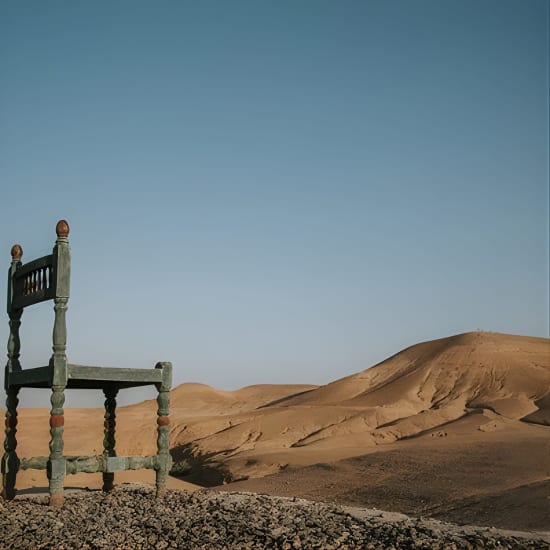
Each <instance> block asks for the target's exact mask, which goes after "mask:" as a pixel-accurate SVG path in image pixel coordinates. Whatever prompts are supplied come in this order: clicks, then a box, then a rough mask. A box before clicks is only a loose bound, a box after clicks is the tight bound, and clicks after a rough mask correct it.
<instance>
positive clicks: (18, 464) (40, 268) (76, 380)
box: [1, 220, 172, 506]
mask: <svg viewBox="0 0 550 550" xmlns="http://www.w3.org/2000/svg"><path fill="white" fill-rule="evenodd" d="M56 233H57V240H56V242H55V246H54V248H53V253H52V254H50V255H48V256H44V257H42V258H38V259H36V260H33V261H31V262H28V263H26V264H23V263H21V258H22V256H23V250H22V248H21V246H19V245H17V244H16V245H14V246H13V247H12V249H11V256H12V261H11V267H10V269H9V275H8V315H9V324H10V334H9V340H8V363H7V365H6V371H5V389H6V393H7V399H6V434H5V441H4V450H5V452H4V455H3V457H2V463H1V471H2V482H3V492H2V494H3V496H4V498H5V499H12V498H14V496H15V481H16V476H17V472H18V470H19V469H20V468H21V469H27V468H35V469H46V470H47V474H48V480H49V491H50V505H52V506H58V505H61V504H62V503H63V485H64V480H65V475H66V474H74V473H77V472H103V490H104V491H109V490H110V489H112V487H113V480H114V472H115V471H121V470H137V469H154V470H156V487H157V495H161V494H162V493H163V492H164V491H165V488H166V479H167V476H168V472H169V470H170V467H171V464H172V460H171V457H170V453H169V436H170V434H169V418H168V414H169V391H170V386H171V384H172V364H171V363H165V362H161V363H157V364H156V366H155V368H153V369H127V368H105V367H88V366H83V365H73V364H71V363H68V361H67V356H66V353H65V351H66V341H67V328H66V322H65V313H66V311H67V303H68V300H69V286H70V273H71V256H70V248H69V241H68V236H69V224H68V223H67V222H66V221H65V220H61V221H59V222H58V223H57V226H56ZM44 300H53V302H54V311H55V320H54V327H53V348H52V349H53V354H52V356H51V358H50V360H49V363H48V365H46V366H44V367H37V368H31V369H22V368H21V364H20V362H19V355H20V354H19V352H20V340H19V327H20V325H21V316H22V314H23V310H24V309H25V308H26V307H28V306H31V305H33V304H37V303H39V302H43V301H44ZM149 384H152V385H154V386H156V388H157V390H158V398H157V403H158V412H157V454H156V455H153V456H129V457H117V456H116V453H115V409H116V395H117V393H118V390H119V389H121V388H132V387H136V386H145V385H149ZM21 388H49V389H51V392H52V393H51V404H52V406H51V412H50V455H49V456H48V457H33V458H26V459H25V458H22V459H19V458H18V457H17V453H16V447H17V440H16V432H17V405H18V403H19V400H18V398H17V395H18V393H19V390H20V389H21ZM65 388H70V389H73V388H74V389H100V390H103V393H104V394H105V423H104V439H103V448H104V451H103V454H102V455H97V456H64V455H63V425H64V416H63V404H64V402H65V394H64V391H65Z"/></svg>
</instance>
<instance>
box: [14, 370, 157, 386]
mask: <svg viewBox="0 0 550 550" xmlns="http://www.w3.org/2000/svg"><path fill="white" fill-rule="evenodd" d="M51 380H52V369H51V367H49V366H46V367H37V368H34V369H25V370H20V371H14V372H11V373H10V375H9V385H10V386H16V387H20V388H48V387H50V386H51ZM161 382H162V371H161V370H160V369H124V368H113V367H92V366H87V365H74V364H70V363H69V364H68V365H67V386H66V387H67V389H92V390H93V389H102V388H105V387H107V386H112V387H116V388H119V389H122V388H134V387H137V386H148V385H151V384H160V383H161Z"/></svg>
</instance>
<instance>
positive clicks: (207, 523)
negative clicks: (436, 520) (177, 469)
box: [0, 486, 550, 550]
mask: <svg viewBox="0 0 550 550" xmlns="http://www.w3.org/2000/svg"><path fill="white" fill-rule="evenodd" d="M403 518H405V517H404V516H403V517H402V518H401V519H399V520H394V521H392V520H390V519H388V518H387V517H382V516H381V515H379V516H378V517H376V515H371V516H370V517H359V516H357V515H353V514H351V513H349V512H348V511H346V510H344V509H343V508H341V507H339V506H336V505H332V504H323V503H318V502H310V501H307V500H303V499H297V498H281V497H270V496H266V495H257V494H251V493H216V492H213V491H207V490H205V491H197V492H194V493H183V492H179V491H167V493H166V495H165V496H164V497H162V498H160V499H156V498H155V497H154V495H153V494H152V489H151V488H149V487H145V486H119V487H116V488H115V489H114V490H113V491H112V492H110V493H102V492H100V491H90V492H81V493H74V494H68V495H66V497H65V503H64V505H63V507H61V508H50V507H49V506H48V505H47V499H46V497H36V496H34V497H31V496H26V497H24V498H22V497H19V498H17V499H15V500H13V501H10V502H3V501H0V548H6V549H7V548H16V549H18V550H23V549H25V548H31V549H33V550H34V549H40V548H51V549H53V548H55V549H60V550H61V549H69V548H70V549H79V550H84V549H100V548H109V549H112V548H120V549H122V548H124V549H132V550H133V549H139V548H154V549H166V548H182V549H184V548H204V549H218V548H219V549H222V548H243V549H246V548H250V549H252V548H261V549H265V548H273V549H287V550H291V549H300V548H319V549H321V548H322V549H323V550H330V549H333V548H366V549H375V548H384V549H392V548H395V549H397V548H426V549H438V548H440V549H447V548H449V549H459V548H469V549H472V548H499V549H504V548H532V549H535V548H536V549H541V548H550V545H549V544H548V543H547V542H545V541H543V540H542V539H538V540H537V539H535V538H533V539H528V538H522V537H519V536H511V535H505V534H502V533H498V532H495V531H494V530H490V529H486V530H481V529H480V530H477V531H471V532H460V531H459V529H458V528H457V527H456V526H455V528H454V530H453V529H450V528H449V529H446V528H445V527H444V525H445V524H440V526H441V527H440V528H434V527H433V525H431V524H429V522H426V521H424V520H422V519H412V518H406V519H403Z"/></svg>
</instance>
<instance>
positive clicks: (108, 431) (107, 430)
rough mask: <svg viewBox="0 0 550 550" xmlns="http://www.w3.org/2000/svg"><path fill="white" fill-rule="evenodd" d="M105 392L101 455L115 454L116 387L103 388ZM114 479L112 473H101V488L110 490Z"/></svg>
mask: <svg viewBox="0 0 550 550" xmlns="http://www.w3.org/2000/svg"><path fill="white" fill-rule="evenodd" d="M103 393H104V394H105V417H104V418H105V422H104V423H103V429H104V431H103V455H104V456H106V457H107V456H116V452H115V428H116V396H117V393H118V389H117V388H103ZM114 480H115V474H114V473H112V472H111V473H107V472H104V473H103V490H104V491H110V490H111V489H112V488H113V484H114Z"/></svg>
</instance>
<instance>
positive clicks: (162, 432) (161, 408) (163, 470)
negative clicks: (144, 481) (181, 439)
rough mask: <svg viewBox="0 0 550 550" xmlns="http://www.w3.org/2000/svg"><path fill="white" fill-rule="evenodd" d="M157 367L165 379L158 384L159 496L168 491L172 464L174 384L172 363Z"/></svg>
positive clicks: (161, 364) (157, 470) (157, 476)
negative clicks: (171, 408) (171, 425)
mask: <svg viewBox="0 0 550 550" xmlns="http://www.w3.org/2000/svg"><path fill="white" fill-rule="evenodd" d="M155 368H157V369H158V368H160V369H162V371H163V372H162V378H163V381H162V383H161V384H158V385H157V389H158V392H159V393H158V396H157V406H158V410H157V468H156V486H157V497H161V496H162V495H164V493H165V492H166V481H167V479H168V474H169V473H170V468H171V466H172V457H171V456H170V418H169V416H168V415H169V414H170V387H171V385H172V364H171V363H158V364H157V365H156V366H155Z"/></svg>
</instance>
